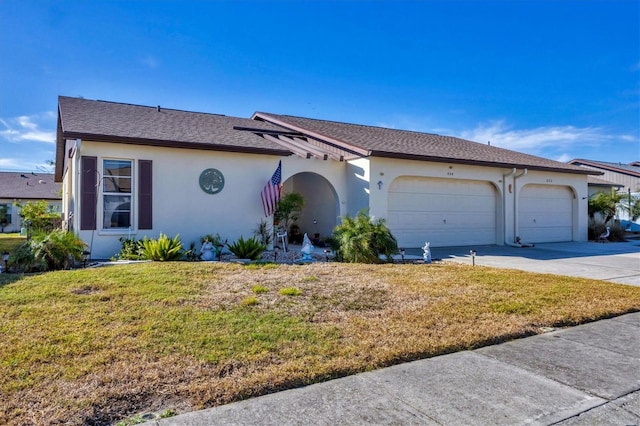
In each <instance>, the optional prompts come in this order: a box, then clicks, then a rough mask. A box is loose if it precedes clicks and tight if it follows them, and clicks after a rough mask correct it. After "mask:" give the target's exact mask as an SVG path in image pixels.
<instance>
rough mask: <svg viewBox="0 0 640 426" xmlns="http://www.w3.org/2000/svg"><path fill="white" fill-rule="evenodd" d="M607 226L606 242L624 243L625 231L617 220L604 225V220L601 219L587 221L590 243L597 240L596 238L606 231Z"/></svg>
mask: <svg viewBox="0 0 640 426" xmlns="http://www.w3.org/2000/svg"><path fill="white" fill-rule="evenodd" d="M607 226H608V227H609V236H608V237H607V240H608V241H611V242H621V241H626V239H625V234H626V231H625V230H624V228H623V227H622V225H620V223H619V222H618V221H617V220H616V221H610V222H609V224H606V223H605V222H604V220H603V219H601V218H593V219H589V226H588V231H589V232H588V238H589V240H591V241H593V240H597V238H598V237H599V236H600V235H602V234H603V233H604V232H605V231H606V228H607Z"/></svg>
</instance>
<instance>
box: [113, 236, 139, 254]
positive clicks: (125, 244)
mask: <svg viewBox="0 0 640 426" xmlns="http://www.w3.org/2000/svg"><path fill="white" fill-rule="evenodd" d="M120 242H121V243H122V248H121V249H120V253H118V254H117V255H116V256H117V257H118V259H120V260H140V259H142V250H143V248H144V247H143V246H142V241H136V240H135V239H133V238H124V237H123V238H120Z"/></svg>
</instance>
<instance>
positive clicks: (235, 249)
mask: <svg viewBox="0 0 640 426" xmlns="http://www.w3.org/2000/svg"><path fill="white" fill-rule="evenodd" d="M227 246H228V247H229V250H231V253H233V254H234V255H235V256H236V257H238V258H240V259H251V260H258V259H260V255H261V254H262V253H263V252H264V251H265V250H266V249H267V246H265V245H264V244H262V243H261V242H260V241H259V240H258V239H257V238H254V237H252V238H249V239H248V240H245V239H244V238H243V237H240V239H238V241H236V242H234V243H232V244H227Z"/></svg>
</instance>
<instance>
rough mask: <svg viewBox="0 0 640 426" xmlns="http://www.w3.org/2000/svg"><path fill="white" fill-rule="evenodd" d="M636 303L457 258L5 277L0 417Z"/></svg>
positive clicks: (233, 381) (344, 369)
mask: <svg viewBox="0 0 640 426" xmlns="http://www.w3.org/2000/svg"><path fill="white" fill-rule="evenodd" d="M0 241H1V240H0ZM0 250H2V249H1V248H0ZM638 310H640V287H633V286H625V285H616V284H611V283H606V282H600V281H593V280H587V279H578V278H568V277H558V276H552V275H538V274H531V273H526V272H520V271H513V270H498V269H491V268H486V267H471V266H465V265H458V264H449V263H438V264H432V265H400V264H397V265H348V264H339V263H328V264H327V263H315V264H310V265H304V266H300V265H278V266H275V265H263V266H255V265H248V266H242V265H237V264H230V263H204V262H198V263H189V262H166V263H161V262H158V263H139V264H130V265H118V266H111V267H104V268H96V269H84V270H73V271H58V272H50V273H46V274H37V275H17V274H1V275H0V335H1V336H2V339H0V423H4V422H8V423H10V424H51V423H64V424H105V423H112V422H116V421H118V420H121V419H125V418H128V417H131V416H133V415H134V414H136V413H140V412H143V411H165V410H173V411H176V412H178V413H180V412H185V411H189V410H196V409H201V408H205V407H210V406H214V405H218V404H223V403H228V402H231V401H234V400H238V399H242V398H247V397H250V396H256V395H261V394H265V393H268V392H274V391H278V390H282V389H287V388H291V387H295V386H300V385H303V384H308V383H314V382H318V381H322V380H327V379H331V378H335V377H340V376H344V375H348V374H353V373H356V372H360V371H366V370H371V369H375V368H380V367H383V366H387V365H391V364H394V363H399V362H403V361H409V360H414V359H418V358H424V357H430V356H435V355H439V354H444V353H448V352H453V351H459V350H463V349H469V348H475V347H479V346H482V345H487V344H492V343H496V342H501V341H504V340H508V339H512V338H517V337H523V336H527V335H531V334H535V333H539V332H541V330H542V328H543V327H561V326H566V325H574V324H578V323H582V322H586V321H592V320H596V319H600V318H605V317H610V316H613V315H619V314H623V313H626V312H631V311H638Z"/></svg>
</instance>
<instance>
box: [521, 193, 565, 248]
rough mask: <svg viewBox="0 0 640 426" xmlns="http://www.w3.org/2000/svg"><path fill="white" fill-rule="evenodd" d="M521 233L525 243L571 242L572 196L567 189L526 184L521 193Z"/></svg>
mask: <svg viewBox="0 0 640 426" xmlns="http://www.w3.org/2000/svg"><path fill="white" fill-rule="evenodd" d="M518 220H519V224H518V225H519V226H518V228H519V229H518V232H519V233H520V237H521V238H522V241H523V242H525V243H551V242H562V241H571V240H572V239H573V238H572V237H573V232H572V229H573V193H572V192H571V190H570V189H569V188H568V187H566V186H558V185H525V186H524V187H523V188H522V190H521V192H520V204H519V206H518Z"/></svg>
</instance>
